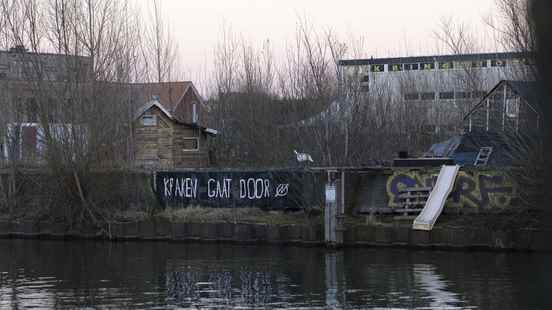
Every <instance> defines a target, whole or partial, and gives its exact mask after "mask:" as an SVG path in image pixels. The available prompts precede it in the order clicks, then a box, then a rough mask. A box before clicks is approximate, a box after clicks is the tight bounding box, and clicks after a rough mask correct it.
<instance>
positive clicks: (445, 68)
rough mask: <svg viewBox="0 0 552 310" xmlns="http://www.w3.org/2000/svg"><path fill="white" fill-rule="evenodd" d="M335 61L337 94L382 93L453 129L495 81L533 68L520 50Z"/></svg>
mask: <svg viewBox="0 0 552 310" xmlns="http://www.w3.org/2000/svg"><path fill="white" fill-rule="evenodd" d="M339 65H340V69H341V70H340V74H341V78H340V92H341V96H342V98H344V99H345V100H347V98H351V97H355V98H359V97H360V98H362V97H366V96H374V97H378V96H379V97H381V96H386V97H390V98H391V99H392V101H394V102H402V103H405V104H408V105H412V106H415V107H420V109H419V111H420V112H419V113H427V120H428V124H431V125H432V128H435V129H436V130H438V129H439V127H444V126H446V127H448V128H449V129H451V130H454V129H455V128H456V127H457V126H460V124H459V121H460V120H461V119H462V117H463V116H465V115H466V114H467V113H468V112H469V110H470V109H471V108H472V107H473V105H474V104H475V103H477V102H478V101H479V99H480V98H482V97H483V96H484V95H485V94H486V93H487V92H488V91H489V90H490V89H491V88H492V87H494V86H495V85H496V84H497V83H498V82H500V81H501V80H527V79H528V77H529V76H531V69H532V66H531V65H530V64H529V59H528V58H527V57H526V56H525V55H524V54H522V53H485V54H462V55H439V56H420V57H399V58H371V59H351V60H341V61H340V62H339ZM359 95H360V96H359Z"/></svg>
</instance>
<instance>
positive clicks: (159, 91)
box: [133, 82, 218, 169]
mask: <svg viewBox="0 0 552 310" xmlns="http://www.w3.org/2000/svg"><path fill="white" fill-rule="evenodd" d="M188 83H189V82H188ZM156 85H157V87H155V84H154V85H152V84H148V85H144V86H146V87H148V88H147V89H145V90H144V89H142V94H145V95H151V99H150V100H149V101H148V102H146V103H145V104H143V105H142V106H140V107H139V108H138V109H137V110H136V111H135V114H134V123H133V148H134V162H135V165H136V166H138V167H143V168H154V169H170V168H202V167H208V166H209V165H210V164H211V163H210V156H209V150H208V144H207V141H208V139H209V138H211V137H214V136H216V135H217V133H218V132H217V131H216V130H214V129H211V128H207V127H204V126H201V125H200V118H199V111H200V100H201V99H200V97H199V95H197V92H196V91H195V88H193V86H190V85H188V87H180V86H182V85H178V84H177V85H176V87H174V86H175V85H174V84H172V85H171V84H163V83H160V84H156ZM175 89H176V90H177V91H175ZM142 98H143V97H142ZM171 98H176V99H171ZM169 100H171V101H172V102H169Z"/></svg>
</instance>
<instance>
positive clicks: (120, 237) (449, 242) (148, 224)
mask: <svg viewBox="0 0 552 310" xmlns="http://www.w3.org/2000/svg"><path fill="white" fill-rule="evenodd" d="M551 235H552V230H546V229H516V230H493V229H487V228H471V227H439V226H436V227H435V228H434V229H433V230H432V231H429V232H426V231H415V230H412V229H411V226H410V225H407V224H399V223H393V224H379V225H367V224H351V225H347V227H346V230H345V232H344V244H343V246H346V247H347V246H367V247H373V246H396V247H412V248H435V249H464V250H473V249H478V250H514V251H552V242H550V241H549V236H551ZM0 238H36V239H102V240H112V241H124V240H148V241H153V240H165V241H167V240H168V241H175V242H231V243H244V244H291V245H302V246H325V244H324V228H323V226H322V225H321V224H312V225H272V224H246V223H236V224H234V223H174V222H170V221H168V220H163V219H151V220H143V221H137V222H127V223H116V224H111V225H109V226H107V228H106V229H105V230H103V231H98V230H97V229H93V228H81V229H79V230H78V231H76V230H73V231H70V230H67V228H66V227H65V226H64V225H56V224H47V225H46V224H44V225H41V224H39V223H33V222H19V223H8V222H0Z"/></svg>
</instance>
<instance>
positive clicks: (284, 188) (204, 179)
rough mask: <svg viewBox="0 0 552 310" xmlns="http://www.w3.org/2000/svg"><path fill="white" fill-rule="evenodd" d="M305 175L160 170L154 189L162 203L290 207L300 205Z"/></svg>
mask: <svg viewBox="0 0 552 310" xmlns="http://www.w3.org/2000/svg"><path fill="white" fill-rule="evenodd" d="M305 177H308V176H306V175H304V174H302V173H301V172H292V171H255V172H253V171H251V172H240V171H224V172H223V171H210V172H170V171H167V172H165V171H161V172H156V173H155V180H154V183H155V185H154V191H155V193H156V195H157V197H158V199H159V201H160V202H161V204H162V205H164V206H166V205H171V206H175V207H186V206H190V205H201V206H206V207H218V208H227V207H246V206H247V207H250V206H251V207H253V206H254V207H261V208H269V209H289V208H292V209H293V208H300V207H301V203H302V200H303V199H304V191H305V188H304V183H305V181H306V179H305Z"/></svg>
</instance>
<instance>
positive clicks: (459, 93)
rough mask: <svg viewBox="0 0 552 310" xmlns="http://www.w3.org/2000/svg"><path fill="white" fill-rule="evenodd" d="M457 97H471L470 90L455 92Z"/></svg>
mask: <svg viewBox="0 0 552 310" xmlns="http://www.w3.org/2000/svg"><path fill="white" fill-rule="evenodd" d="M455 96H456V99H468V98H470V92H467V91H459V92H456V93H455Z"/></svg>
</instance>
